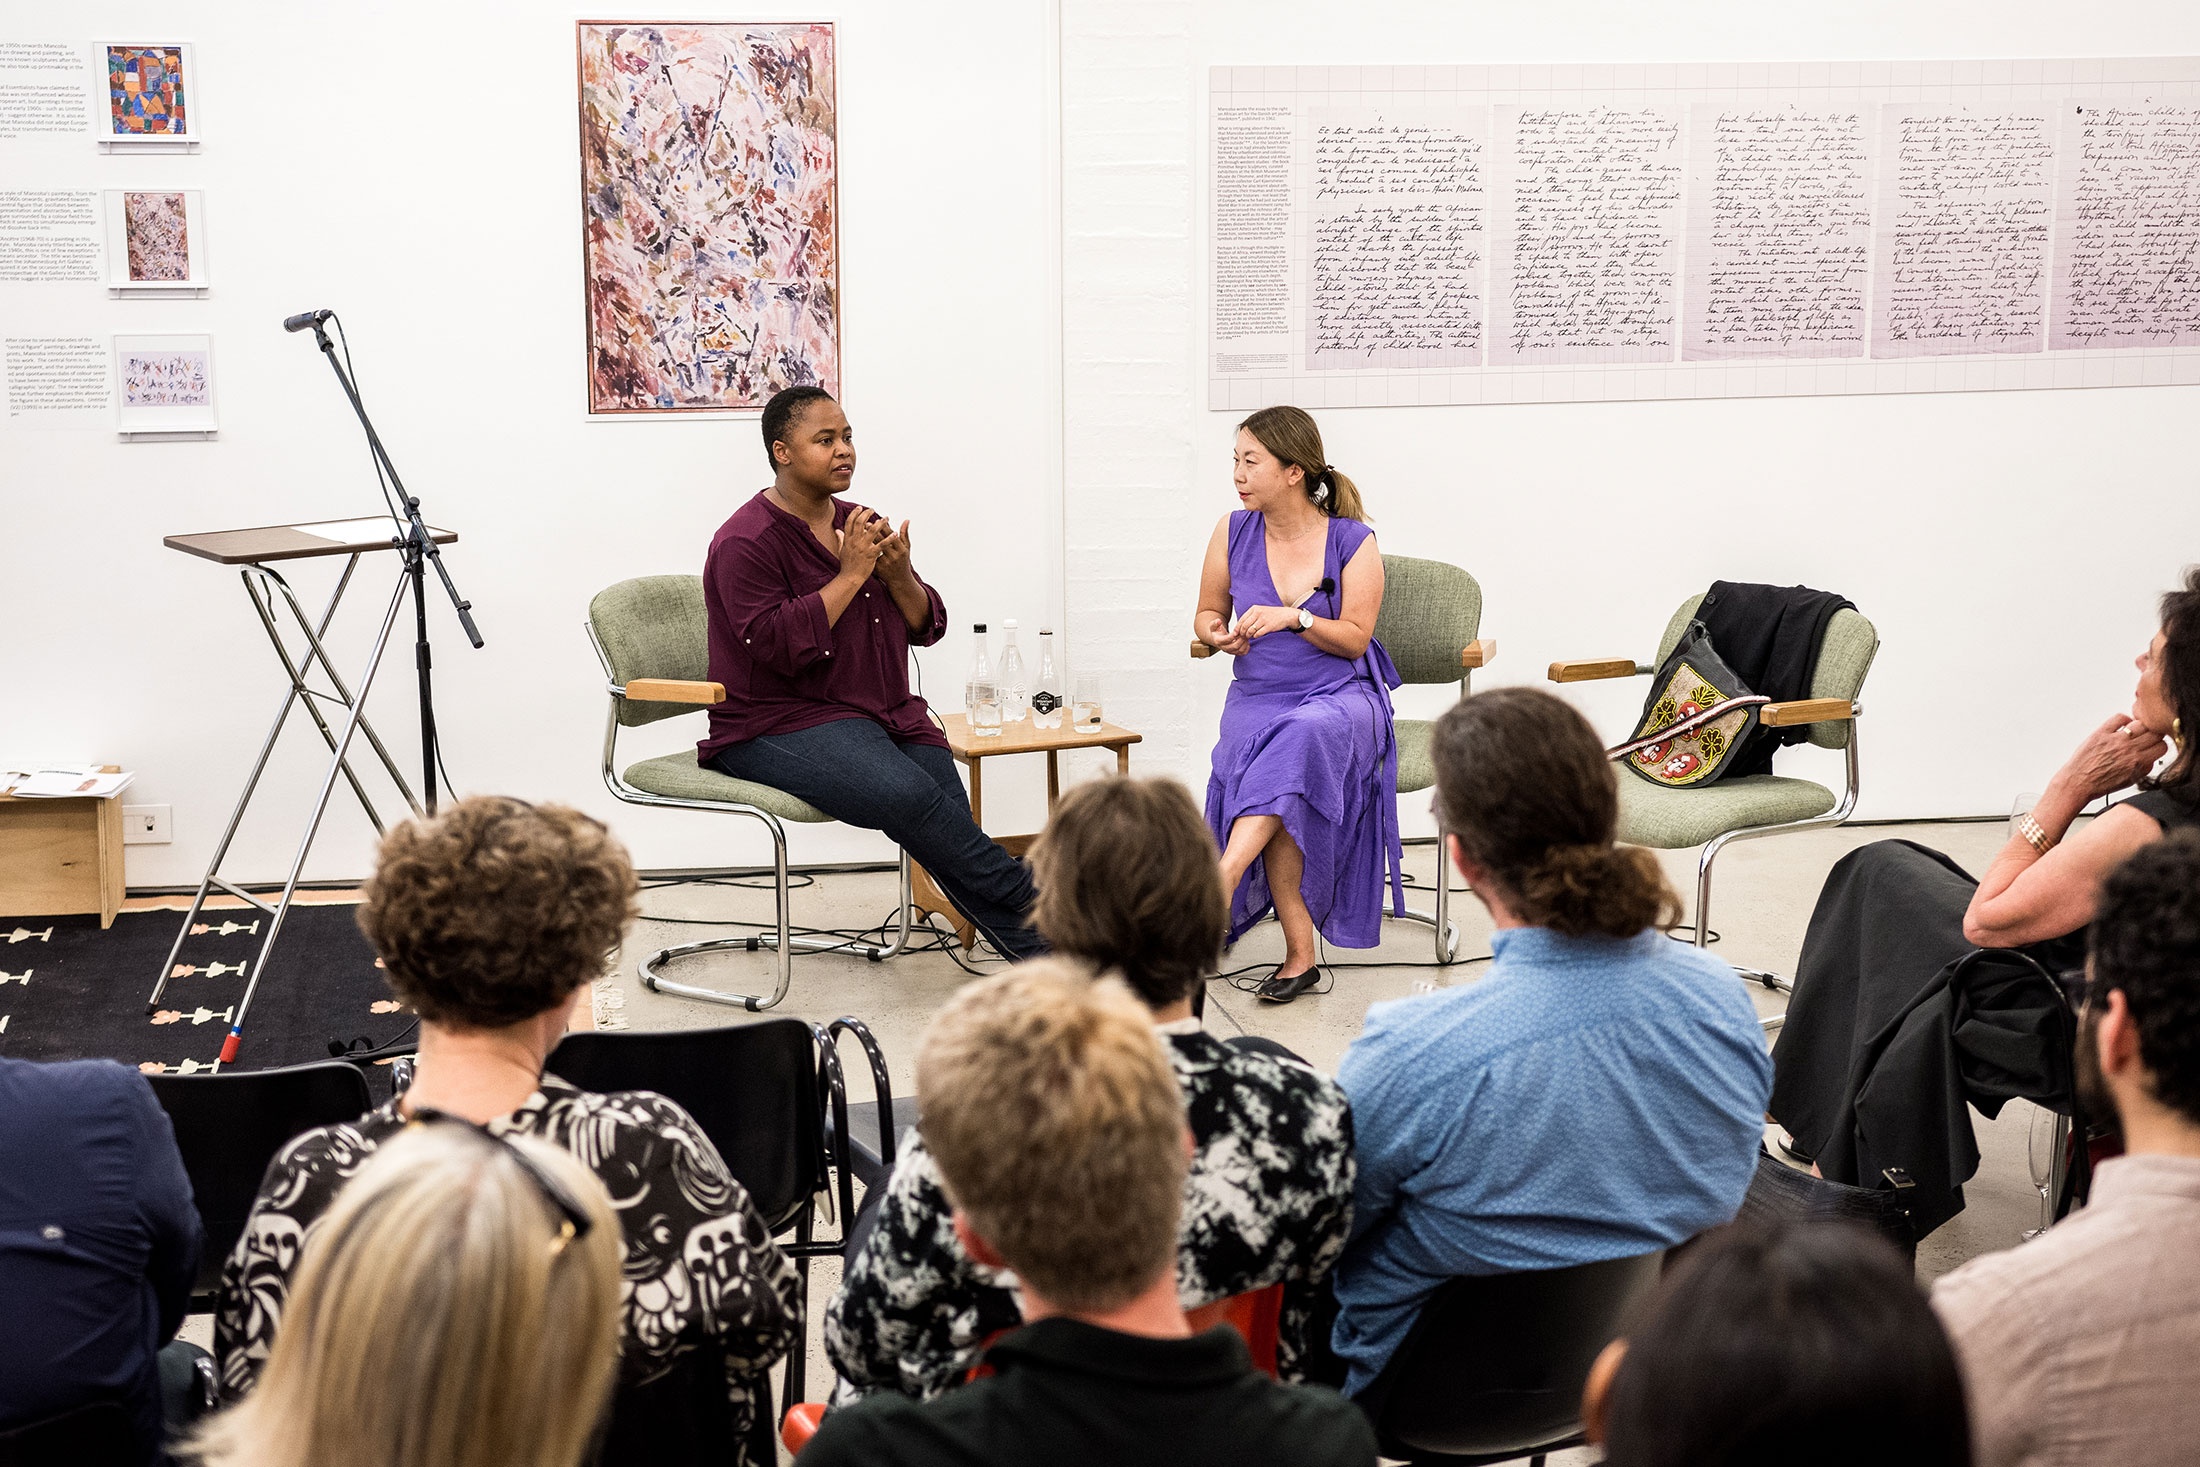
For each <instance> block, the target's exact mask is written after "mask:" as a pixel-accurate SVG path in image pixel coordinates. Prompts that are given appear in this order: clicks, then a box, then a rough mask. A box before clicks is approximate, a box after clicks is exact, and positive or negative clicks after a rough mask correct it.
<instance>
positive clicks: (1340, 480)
mask: <svg viewBox="0 0 2200 1467" xmlns="http://www.w3.org/2000/svg"><path fill="white" fill-rule="evenodd" d="M1306 494H1307V498H1309V499H1311V500H1313V501H1314V507H1315V508H1316V509H1319V510H1320V511H1321V512H1322V513H1323V514H1326V515H1328V516H1330V517H1331V518H1333V519H1340V520H1364V519H1366V518H1367V510H1366V507H1365V506H1364V505H1362V504H1361V503H1360V491H1359V488H1358V487H1357V486H1356V485H1354V484H1353V482H1352V481H1351V480H1350V479H1347V478H1346V477H1345V476H1344V475H1342V474H1340V473H1338V472H1337V471H1336V469H1335V468H1333V467H1332V466H1330V465H1328V464H1323V465H1322V466H1321V467H1320V468H1318V469H1314V470H1311V471H1310V472H1309V473H1308V474H1307V476H1306Z"/></svg>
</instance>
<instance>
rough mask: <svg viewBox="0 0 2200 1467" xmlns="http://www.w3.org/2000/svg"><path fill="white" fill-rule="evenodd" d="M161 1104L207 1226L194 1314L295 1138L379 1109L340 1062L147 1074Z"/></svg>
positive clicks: (210, 1297)
mask: <svg viewBox="0 0 2200 1467" xmlns="http://www.w3.org/2000/svg"><path fill="white" fill-rule="evenodd" d="M146 1079H148V1080H150V1081H151V1082H152V1084H153V1094H154V1096H155V1097H156V1098H157V1099H158V1100H159V1101H160V1104H161V1109H163V1110H165V1111H167V1112H168V1119H169V1122H170V1123H171V1124H172V1125H174V1127H175V1128H176V1149H177V1150H179V1151H181V1152H182V1153H183V1169H184V1171H185V1172H186V1173H187V1174H188V1175H189V1176H190V1178H191V1196H192V1198H193V1200H194V1201H196V1202H197V1203H198V1208H199V1224H200V1226H201V1227H202V1228H204V1229H205V1236H204V1239H203V1240H202V1241H201V1243H200V1245H199V1272H198V1277H197V1278H195V1279H193V1280H192V1281H191V1309H192V1312H193V1313H202V1312H207V1311H211V1310H212V1309H213V1308H214V1303H215V1300H214V1296H215V1294H216V1293H217V1292H218V1291H219V1290H220V1288H221V1280H222V1261H223V1260H224V1259H226V1258H228V1256H229V1252H230V1250H231V1249H232V1248H234V1247H236V1246H237V1239H238V1238H240V1237H242V1236H243V1235H244V1224H245V1219H246V1218H247V1217H248V1216H250V1215H251V1212H252V1199H253V1198H254V1197H256V1196H258V1195H259V1191H260V1178H262V1177H263V1176H265V1175H266V1174H267V1164H268V1163H269V1162H270V1161H273V1160H274V1159H275V1153H276V1152H278V1151H280V1150H282V1149H283V1146H284V1145H285V1144H286V1143H287V1142H288V1141H290V1139H291V1138H292V1137H294V1136H296V1135H298V1134H299V1133H300V1132H303V1131H310V1130H312V1129H313V1128H314V1127H315V1126H327V1125H334V1124H335V1123H336V1122H338V1121H353V1120H357V1119H358V1118H359V1117H361V1116H363V1115H365V1114H366V1113H367V1112H368V1111H369V1110H371V1109H372V1108H373V1106H374V1101H373V1098H372V1097H371V1096H369V1095H368V1093H367V1080H366V1076H364V1075H362V1074H360V1073H359V1071H358V1069H357V1068H356V1067H355V1066H352V1065H348V1064H345V1063H343V1062H342V1061H340V1060H322V1061H320V1062H318V1063H316V1064H310V1065H292V1066H290V1067H288V1068H286V1069H280V1070H224V1071H222V1072H221V1073H219V1074H215V1075H148V1076H146Z"/></svg>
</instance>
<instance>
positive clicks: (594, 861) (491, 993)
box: [214, 797, 801, 1467]
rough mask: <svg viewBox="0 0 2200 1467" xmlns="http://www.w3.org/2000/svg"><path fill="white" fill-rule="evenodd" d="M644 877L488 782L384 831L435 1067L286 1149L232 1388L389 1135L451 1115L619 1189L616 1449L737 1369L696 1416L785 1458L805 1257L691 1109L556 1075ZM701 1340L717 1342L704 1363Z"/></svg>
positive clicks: (394, 960) (382, 860) (242, 1254)
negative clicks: (788, 1360) (783, 1413)
mask: <svg viewBox="0 0 2200 1467" xmlns="http://www.w3.org/2000/svg"><path fill="white" fill-rule="evenodd" d="M635 891H636V885H635V880H634V870H633V867H632V865H631V864H630V863H629V862H628V860H627V855H626V852H625V851H624V850H623V849H621V848H620V846H619V843H618V842H617V841H616V840H615V839H613V838H612V836H611V835H610V834H609V833H608V832H607V831H606V830H605V829H604V828H603V826H601V825H600V824H598V823H597V822H596V821H594V820H591V819H589V818H588V817H587V816H585V815H582V814H580V813H579V812H578V811H575V810H569V809H565V808H563V807H561V806H555V805H542V806H536V805H530V804H527V803H526V802H524V801H521V800H512V799H503V798H498V797H476V798H473V799H468V800H463V801H461V802H459V803H458V804H456V805H454V806H451V807H450V808H449V809H447V810H445V811H444V812H443V814H442V815H440V816H439V817H437V818H435V819H432V820H426V821H413V822H409V823H407V824H404V825H400V826H398V827H397V828H396V829H394V830H392V831H391V832H390V833H389V835H388V836H387V837H386V838H385V839H384V840H383V842H382V849H381V852H380V855H379V857H378V859H377V863H376V869H375V873H374V876H373V878H372V879H371V880H370V881H369V882H368V884H367V887H366V891H365V900H364V902H363V903H362V905H361V907H360V909H359V925H360V927H361V928H363V929H364V930H365V932H366V934H367V938H368V940H369V941H370V942H371V943H372V944H373V945H374V949H375V952H376V953H377V954H378V955H379V956H380V957H381V959H382V964H383V967H384V969H385V970H386V971H387V973H388V975H389V982H390V987H391V988H392V990H393V991H394V992H395V993H396V994H397V996H398V997H399V998H401V999H403V1000H404V1001H405V1002H406V1004H407V1005H409V1006H410V1007H411V1008H412V1009H413V1010H414V1012H416V1013H418V1014H419V1015H420V1063H419V1071H418V1076H417V1078H416V1079H415V1080H414V1081H413V1084H412V1087H411V1088H410V1089H408V1090H407V1091H405V1093H404V1094H402V1095H400V1096H398V1097H397V1098H396V1099H394V1100H392V1101H390V1102H389V1103H388V1104H386V1105H383V1106H381V1107H379V1108H377V1109H375V1110H371V1111H369V1112H367V1114H365V1115H364V1116H361V1117H360V1118H359V1119H358V1120H356V1121H348V1122H345V1123H343V1124H341V1125H335V1126H322V1127H319V1128H317V1129H315V1130H311V1131H308V1132H306V1133H305V1134H304V1135H302V1136H299V1137H298V1138H297V1139H296V1140H294V1141H292V1142H291V1143H290V1144H289V1145H288V1146H286V1147H284V1148H283V1150H282V1151H281V1152H280V1153H279V1154H278V1155H277V1156H276V1158H275V1160H274V1161H273V1162H272V1163H271V1164H270V1165H269V1167H268V1170H267V1176H266V1177H265V1179H264V1180H262V1182H261V1183H260V1194H259V1197H258V1199H257V1200H256V1201H255V1202H254V1203H253V1207H252V1214H251V1216H250V1217H249V1218H248V1219H247V1221H246V1223H245V1229H244V1236H243V1237H242V1238H240V1239H239V1240H238V1243H237V1246H236V1249H235V1251H233V1252H232V1253H231V1254H230V1256H229V1259H228V1261H227V1263H226V1264H224V1266H223V1268H222V1288H221V1302H220V1307H219V1312H218V1314H217V1316H216V1320H215V1334H214V1343H215V1355H216V1358H217V1360H218V1361H219V1365H220V1373H221V1382H222V1387H223V1390H224V1392H225V1394H227V1395H228V1396H229V1397H230V1398H231V1399H236V1398H238V1397H240V1396H242V1395H243V1394H244V1393H245V1392H246V1391H248V1390H249V1389H250V1388H251V1387H252V1385H253V1384H254V1382H255V1381H256V1380H257V1379H258V1376H259V1373H260V1370H261V1368H262V1367H263V1366H264V1365H265V1363H266V1361H267V1358H268V1353H269V1350H270V1347H271V1346H272V1345H273V1343H274V1340H275V1336H276V1332H277V1331H278V1329H279V1328H280V1327H281V1325H282V1318H283V1309H284V1305H285V1303H286V1302H287V1300H288V1297H289V1292H290V1285H291V1276H292V1270H293V1269H294V1268H295V1266H296V1264H297V1261H298V1255H299V1250H300V1248H301V1246H302V1245H303V1243H304V1241H305V1239H306V1238H307V1236H308V1235H309V1234H310V1232H311V1231H312V1229H313V1227H314V1226H315V1224H316V1223H317V1222H318V1221H319V1220H320V1219H321V1218H322V1217H323V1216H324V1215H325V1214H326V1213H327V1212H328V1210H329V1208H330V1207H331V1205H332V1204H333V1203H334V1202H335V1200H336V1197H337V1194H338V1192H339V1191H340V1190H341V1189H342V1188H343V1186H344V1184H345V1183H346V1182H347V1181H349V1180H350V1179H351V1177H352V1176H353V1175H354V1174H355V1173H357V1172H358V1171H359V1170H360V1168H361V1167H363V1166H364V1165H365V1164H366V1162H367V1159H368V1158H369V1157H371V1156H372V1155H373V1154H374V1152H375V1150H376V1149H377V1148H378V1147H380V1146H381V1145H382V1144H383V1143H384V1142H386V1141H388V1140H389V1139H390V1138H391V1137H392V1136H395V1135H396V1134H398V1133H399V1132H401V1131H403V1130H404V1129H405V1128H406V1127H407V1126H408V1125H411V1124H412V1123H413V1120H412V1118H413V1117H414V1116H415V1115H416V1114H420V1113H423V1112H428V1111H434V1112H440V1113H442V1114H444V1115H447V1116H456V1117H458V1118H459V1119H461V1120H466V1121H471V1122H473V1123H474V1124H476V1125H480V1126H483V1127H485V1128H486V1129H487V1130H488V1131H489V1132H491V1133H492V1134H494V1135H499V1136H533V1137H536V1138H539V1139H541V1140H543V1141H547V1142H549V1143H551V1144H552V1145H555V1146H558V1147H561V1148H563V1149H564V1150H566V1151H569V1152H571V1153H572V1154H573V1155H574V1156H575V1157H576V1158H578V1159H579V1161H580V1162H581V1163H582V1165H584V1166H586V1167H587V1168H588V1170H589V1171H591V1172H593V1173H594V1174H595V1175H596V1177H597V1178H598V1179H599V1180H600V1181H602V1183H603V1184H604V1187H605V1190H607V1191H608V1192H609V1193H610V1194H611V1197H612V1199H613V1205H614V1207H615V1209H616V1211H617V1213H618V1217H619V1223H620V1228H621V1231H622V1232H623V1234H624V1235H625V1241H624V1253H625V1259H624V1263H623V1267H622V1271H621V1280H620V1366H619V1387H618V1391H617V1393H616V1394H615V1396H614V1397H613V1401H612V1415H611V1423H610V1427H609V1435H608V1437H607V1439H606V1443H605V1447H604V1452H603V1458H602V1460H603V1461H604V1462H605V1463H606V1464H614V1463H619V1462H621V1461H622V1460H625V1459H629V1458H638V1457H648V1456H653V1455H659V1453H658V1452H657V1451H656V1450H655V1447H656V1445H657V1444H658V1443H661V1442H662V1440H663V1439H664V1437H663V1433H664V1431H665V1430H666V1427H665V1425H664V1422H663V1419H662V1418H663V1416H664V1414H665V1413H664V1411H663V1410H662V1408H661V1403H658V1402H655V1401H654V1400H650V1399H648V1398H646V1397H638V1396H637V1395H636V1393H637V1392H641V1391H645V1390H646V1389H647V1388H648V1387H649V1386H650V1385H651V1384H652V1383H655V1382H659V1381H664V1380H666V1378H667V1377H668V1376H670V1375H671V1374H672V1373H673V1372H674V1371H675V1370H679V1369H688V1370H696V1369H707V1370H708V1371H709V1372H710V1375H712V1376H715V1375H717V1374H719V1373H720V1371H721V1370H722V1372H723V1376H724V1380H725V1389H726V1408H725V1410H724V1412H722V1413H720V1412H717V1411H715V1410H711V1411H708V1412H703V1411H701V1410H700V1408H698V1414H699V1415H700V1416H701V1417H702V1419H703V1422H704V1429H707V1430H708V1431H709V1432H710V1433H711V1434H712V1435H714V1436H715V1435H717V1434H719V1433H720V1432H723V1433H725V1434H726V1435H728V1436H730V1438H731V1440H730V1441H729V1442H728V1443H727V1444H726V1445H727V1447H728V1449H729V1452H730V1456H731V1460H733V1461H736V1462H740V1463H745V1464H753V1467H769V1464H771V1463H773V1462H774V1461H775V1460H776V1459H775V1457H774V1455H773V1448H772V1444H771V1423H770V1422H769V1421H768V1420H767V1419H766V1418H767V1417H768V1414H769V1413H768V1410H766V1409H764V1408H765V1407H766V1406H767V1405H768V1402H769V1401H770V1393H769V1390H768V1388H767V1385H766V1382H765V1380H764V1373H765V1372H766V1371H767V1370H769V1369H770V1368H771V1366H772V1365H773V1364H774V1363H775V1362H777V1361H778V1359H779V1358H780V1357H781V1356H782V1355H784V1354H786V1352H787V1351H788V1349H789V1348H790V1347H793V1346H794V1345H795V1342H796V1340H797V1338H798V1336H799V1333H800V1328H801V1308H800V1303H799V1301H798V1299H797V1297H796V1283H795V1273H794V1268H793V1266H792V1265H791V1264H790V1263H789V1262H788V1261H787V1258H786V1256H785V1255H784V1254H783V1253H781V1252H780V1250H779V1248H778V1246H777V1245H776V1244H774V1243H773V1242H772V1239H771V1234H770V1233H769V1232H768V1231H767V1230H766V1228H765V1225H764V1222H763V1219H762V1218H760V1217H759V1216H758V1215H757V1212H756V1209H755V1207H754V1206H753V1205H752V1204H751V1203H750V1201H749V1197H748V1193H747V1192H746V1191H744V1190H743V1189H742V1186H741V1184H740V1183H739V1182H737V1181H735V1180H734V1179H733V1177H732V1176H731V1175H729V1174H728V1172H727V1171H726V1165H725V1162H724V1161H722V1160H721V1159H720V1158H719V1155H718V1151H717V1148H715V1147H714V1146H712V1145H711V1143H710V1141H709V1139H708V1138H707V1137H705V1136H704V1135H703V1133H702V1131H701V1129H700V1128H699V1127H698V1126H697V1125H696V1124H695V1121H694V1119H693V1118H692V1117H690V1116H689V1115H688V1113H687V1112H686V1111H684V1110H682V1109H681V1108H680V1107H679V1106H678V1105H676V1104H674V1103H673V1102H672V1101H670V1100H667V1099H665V1097H663V1096H661V1095H656V1094H652V1093H650V1092H648V1091H631V1092H627V1093H622V1094H617V1095H597V1094H592V1093H590V1092H588V1091H584V1090H580V1089H578V1088H576V1087H574V1086H572V1085H569V1084H567V1083H566V1082H565V1081H563V1080H560V1079H559V1078H558V1077H557V1076H555V1075H547V1074H544V1073H543V1068H542V1067H543V1062H544V1060H545V1059H546V1058H547V1057H548V1055H549V1053H550V1051H551V1049H553V1048H554V1047H555V1046H556V1044H557V1042H558V1039H559V1037H560V1036H561V1035H563V1034H564V1032H565V1028H566V1021H567V1019H568V1018H569V1017H570V1016H571V1014H572V1012H573V1008H574V1005H575V1004H576V1003H577V1002H578V1001H579V999H580V997H581V996H582V995H583V994H585V993H586V992H587V991H588V985H589V982H590V980H591V979H593V978H594V976H595V975H596V973H597V972H598V971H600V970H601V968H602V965H603V955H604V953H605V951H606V950H608V949H609V948H611V947H612V946H613V945H614V944H615V943H616V942H617V941H618V939H619V933H620V930H621V929H622V928H623V927H624V926H625V924H626V922H627V920H628V918H630V917H631V916H632V915H633V908H634V895H635ZM700 1351H709V1352H712V1353H713V1354H714V1355H715V1356H716V1357H718V1358H717V1359H715V1360H709V1361H708V1363H707V1364H700V1365H699V1364H698V1361H697V1359H696V1358H694V1357H695V1356H696V1354H697V1352H700ZM720 1361H722V1366H721V1364H720V1363H719V1362H720ZM706 1378H707V1377H706ZM630 1400H631V1401H633V1402H635V1404H634V1405H633V1406H632V1408H631V1409H628V1403H629V1401H630ZM682 1400H683V1403H684V1402H686V1401H690V1400H692V1397H691V1396H683V1397H682Z"/></svg>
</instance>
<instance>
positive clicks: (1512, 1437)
mask: <svg viewBox="0 0 2200 1467" xmlns="http://www.w3.org/2000/svg"><path fill="white" fill-rule="evenodd" d="M1664 1262H1665V1253H1664V1251H1663V1250H1662V1249H1661V1250H1660V1251H1658V1252H1655V1253H1642V1254H1638V1255H1636V1256H1635V1257H1633V1258H1613V1259H1608V1260H1606V1261H1605V1262H1602V1263H1583V1264H1577V1265H1575V1266H1574V1267H1572V1268H1551V1269H1538V1270H1535V1271H1532V1272H1526V1273H1496V1274H1488V1275H1485V1276H1481V1277H1476V1278H1456V1279H1453V1280H1451V1281H1450V1282H1448V1283H1446V1284H1445V1285H1444V1286H1443V1287H1441V1288H1439V1289H1438V1290H1437V1291H1436V1292H1435V1294H1433V1295H1432V1296H1430V1298H1429V1301H1428V1303H1427V1304H1426V1305H1425V1306H1423V1307H1422V1310H1421V1315H1420V1318H1418V1319H1416V1320H1415V1321H1414V1322H1413V1329H1412V1331H1411V1333H1409V1334H1408V1335H1407V1336H1406V1341H1405V1343H1404V1344H1403V1345H1401V1346H1399V1348H1398V1353H1397V1354H1396V1355H1395V1356H1393V1357H1392V1359H1391V1362H1390V1364H1389V1365H1387V1366H1385V1367H1384V1369H1383V1373H1382V1374H1381V1375H1379V1376H1377V1377H1376V1379H1375V1383H1374V1384H1373V1385H1371V1386H1369V1387H1368V1388H1367V1389H1366V1390H1365V1391H1363V1392H1362V1393H1361V1394H1360V1397H1359V1403H1360V1407H1361V1409H1362V1410H1364V1411H1365V1412H1366V1413H1367V1416H1368V1419H1369V1420H1370V1421H1372V1422H1374V1423H1375V1439H1376V1443H1377V1446H1378V1448H1379V1450H1380V1451H1381V1453H1382V1455H1383V1456H1385V1457H1391V1458H1396V1459H1397V1460H1399V1461H1402V1462H1407V1463H1411V1464H1413V1467H1468V1464H1478V1463H1487V1462H1510V1461H1513V1460H1515V1459H1517V1458H1520V1457H1529V1458H1532V1459H1533V1464H1534V1467H1543V1457H1544V1454H1545V1453H1546V1452H1556V1451H1560V1450H1563V1449H1564V1448H1567V1447H1577V1446H1580V1445H1581V1444H1582V1436H1581V1388H1582V1386H1583V1384H1584V1383H1585V1382H1586V1381H1587V1380H1588V1378H1589V1367H1590V1366H1591V1365H1593V1364H1594V1363H1595V1362H1596V1358H1597V1355H1598V1354H1599V1353H1601V1352H1602V1351H1603V1349H1604V1347H1605V1346H1606V1345H1608V1344H1610V1343H1611V1342H1612V1341H1613V1340H1614V1339H1616V1338H1617V1337H1618V1336H1619V1334H1620V1329H1621V1326H1622V1324H1623V1323H1624V1322H1625V1320H1626V1318H1627V1314H1628V1311H1629V1310H1631V1309H1632V1308H1633V1307H1634V1306H1635V1303H1636V1302H1637V1301H1638V1300H1639V1299H1641V1298H1642V1296H1643V1295H1645V1294H1647V1293H1648V1292H1649V1291H1650V1289H1651V1288H1652V1287H1653V1286H1655V1285H1656V1283H1657V1281H1658V1273H1659V1270H1660V1269H1661V1268H1662V1267H1663V1265H1664Z"/></svg>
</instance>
